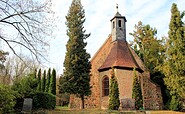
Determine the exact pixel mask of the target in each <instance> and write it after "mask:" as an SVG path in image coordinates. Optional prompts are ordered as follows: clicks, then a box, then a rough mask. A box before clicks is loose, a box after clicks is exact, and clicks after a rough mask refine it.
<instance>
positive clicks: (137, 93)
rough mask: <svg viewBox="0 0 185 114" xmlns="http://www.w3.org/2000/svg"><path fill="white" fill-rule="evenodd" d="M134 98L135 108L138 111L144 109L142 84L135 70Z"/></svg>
mask: <svg viewBox="0 0 185 114" xmlns="http://www.w3.org/2000/svg"><path fill="white" fill-rule="evenodd" d="M132 98H133V99H135V108H136V109H137V110H138V109H140V108H142V107H143V97H142V92H141V83H140V80H139V77H138V76H137V75H136V70H135V68H134V81H133V88H132Z"/></svg>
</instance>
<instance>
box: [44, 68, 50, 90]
mask: <svg viewBox="0 0 185 114" xmlns="http://www.w3.org/2000/svg"><path fill="white" fill-rule="evenodd" d="M50 81H51V68H49V70H48V72H47V79H46V87H45V92H49V87H50Z"/></svg>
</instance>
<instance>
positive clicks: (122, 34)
mask: <svg viewBox="0 0 185 114" xmlns="http://www.w3.org/2000/svg"><path fill="white" fill-rule="evenodd" d="M116 9H117V12H116V14H115V16H114V17H113V18H112V19H111V20H110V21H111V34H112V42H114V41H117V40H123V41H125V42H126V22H127V20H126V18H125V16H122V15H121V14H120V13H119V12H118V5H117V6H116Z"/></svg>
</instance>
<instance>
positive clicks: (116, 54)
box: [98, 40, 141, 71]
mask: <svg viewBox="0 0 185 114" xmlns="http://www.w3.org/2000/svg"><path fill="white" fill-rule="evenodd" d="M111 47H112V48H111V50H110V52H109V54H108V56H107V58H106V59H105V62H104V63H103V64H102V66H101V67H100V68H99V69H98V70H99V71H101V70H105V69H109V68H111V67H119V68H127V69H128V68H132V69H133V68H136V69H139V70H141V69H140V68H139V66H138V64H137V63H136V61H135V59H134V57H133V55H132V53H131V51H130V50H129V47H128V43H127V42H125V41H121V40H118V41H115V42H112V43H111Z"/></svg>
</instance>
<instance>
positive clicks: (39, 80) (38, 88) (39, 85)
mask: <svg viewBox="0 0 185 114" xmlns="http://www.w3.org/2000/svg"><path fill="white" fill-rule="evenodd" d="M41 75H42V74H41V68H40V69H39V72H38V74H37V77H38V86H37V90H38V91H41Z"/></svg>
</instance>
